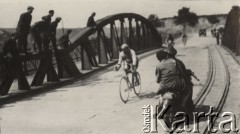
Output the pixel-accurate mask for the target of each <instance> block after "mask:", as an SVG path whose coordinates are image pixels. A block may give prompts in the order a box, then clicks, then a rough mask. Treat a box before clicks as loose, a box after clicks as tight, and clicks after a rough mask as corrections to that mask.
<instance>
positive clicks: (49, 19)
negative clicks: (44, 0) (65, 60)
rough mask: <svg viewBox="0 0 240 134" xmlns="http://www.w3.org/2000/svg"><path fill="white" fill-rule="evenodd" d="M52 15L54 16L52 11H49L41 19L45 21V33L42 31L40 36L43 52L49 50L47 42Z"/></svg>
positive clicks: (48, 40)
mask: <svg viewBox="0 0 240 134" xmlns="http://www.w3.org/2000/svg"><path fill="white" fill-rule="evenodd" d="M53 15H54V10H49V11H48V15H46V16H43V19H44V20H45V21H46V28H47V29H46V31H43V33H42V34H41V36H42V41H43V48H44V51H48V50H49V42H50V32H49V28H50V24H51V21H52V19H51V18H52V17H53Z"/></svg>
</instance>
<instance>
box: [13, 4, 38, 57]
mask: <svg viewBox="0 0 240 134" xmlns="http://www.w3.org/2000/svg"><path fill="white" fill-rule="evenodd" d="M33 9H34V8H33V7H32V6H28V7H27V12H25V13H22V14H21V15H20V18H19V21H18V24H17V30H16V31H17V34H18V35H19V38H18V49H19V52H20V53H25V54H26V53H27V45H28V41H27V36H28V34H29V32H30V24H31V21H32V15H31V14H32V12H33Z"/></svg>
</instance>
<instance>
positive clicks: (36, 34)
mask: <svg viewBox="0 0 240 134" xmlns="http://www.w3.org/2000/svg"><path fill="white" fill-rule="evenodd" d="M47 30H48V27H47V22H46V17H42V21H38V22H36V23H35V24H34V25H33V26H32V27H31V30H30V31H31V35H32V37H33V40H34V44H33V45H34V46H33V47H34V51H35V52H36V49H35V48H36V47H35V44H37V46H38V51H39V52H42V51H43V47H42V37H41V34H42V33H43V32H44V31H45V32H46V31H47Z"/></svg>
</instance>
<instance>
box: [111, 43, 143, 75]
mask: <svg viewBox="0 0 240 134" xmlns="http://www.w3.org/2000/svg"><path fill="white" fill-rule="evenodd" d="M121 49H122V52H120V54H119V59H118V64H117V66H116V67H115V69H116V70H118V69H120V67H121V66H122V65H123V68H124V70H125V73H126V74H127V73H128V71H129V70H130V69H131V68H132V70H137V68H138V62H139V61H138V58H137V56H136V53H135V51H134V50H132V49H130V48H129V46H128V45H127V44H122V46H121Z"/></svg>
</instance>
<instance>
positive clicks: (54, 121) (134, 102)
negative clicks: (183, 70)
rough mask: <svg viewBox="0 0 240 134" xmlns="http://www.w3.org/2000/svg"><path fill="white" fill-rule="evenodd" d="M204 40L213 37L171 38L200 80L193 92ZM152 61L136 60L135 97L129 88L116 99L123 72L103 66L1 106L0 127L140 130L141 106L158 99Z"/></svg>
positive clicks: (203, 64)
mask: <svg viewBox="0 0 240 134" xmlns="http://www.w3.org/2000/svg"><path fill="white" fill-rule="evenodd" d="M209 44H215V40H213V39H212V38H210V37H209V38H208V37H207V38H198V37H197V35H193V36H192V37H191V39H190V40H189V41H188V43H187V46H186V47H183V46H182V44H181V43H180V40H178V41H177V43H176V48H177V50H178V56H177V57H178V58H179V59H181V60H183V62H184V63H185V64H186V66H187V68H190V69H192V70H193V71H194V72H195V74H196V75H197V76H198V77H199V79H200V80H201V81H200V82H197V81H195V80H193V82H194V84H195V86H194V96H193V97H194V98H196V96H197V94H198V93H199V91H200V89H201V88H202V87H203V86H204V84H205V82H206V80H207V76H208V49H207V48H206V46H207V45H209ZM157 63H158V61H157V59H156V56H155V55H151V56H149V57H147V58H144V59H143V60H141V62H140V67H139V69H138V70H139V72H140V74H141V77H142V85H143V86H142V93H141V95H140V97H136V96H135V95H134V94H133V93H131V94H130V101H129V102H128V103H127V104H124V103H122V102H121V100H120V97H119V92H118V86H119V80H120V78H121V76H122V74H123V72H121V71H119V72H114V71H113V68H108V69H106V70H104V71H102V72H100V73H97V74H95V75H93V76H91V77H89V78H87V79H85V80H80V81H77V82H75V83H74V84H72V85H68V86H64V87H62V88H59V89H56V90H53V91H50V92H47V93H44V94H40V95H37V96H35V97H31V98H27V99H25V100H22V101H18V102H16V103H12V104H7V105H4V106H2V107H1V111H0V118H1V120H0V125H1V131H2V133H11V134H32V133H33V132H34V133H35V134H38V133H39V134H43V133H44V134H46V133H49V134H54V133H56V134H66V133H76V134H79V133H83V134H87V133H89V134H91V133H94V134H95V133H100V134H101V133H104V134H112V133H124V134H126V133H131V134H133V133H138V134H139V133H142V124H143V115H142V112H143V110H142V107H143V106H144V105H148V104H150V105H156V104H157V103H158V96H155V92H156V91H157V87H158V86H157V84H156V83H155V76H154V71H155V66H156V64H157ZM158 130H159V131H161V128H160V127H159V129H158ZM159 133H160V132H159Z"/></svg>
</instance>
